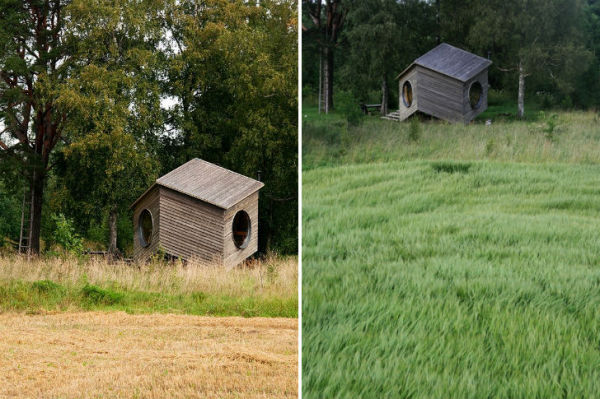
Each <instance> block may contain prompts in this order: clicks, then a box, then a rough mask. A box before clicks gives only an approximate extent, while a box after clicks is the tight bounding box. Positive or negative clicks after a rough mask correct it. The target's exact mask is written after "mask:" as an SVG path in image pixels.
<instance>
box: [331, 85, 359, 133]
mask: <svg viewBox="0 0 600 399" xmlns="http://www.w3.org/2000/svg"><path fill="white" fill-rule="evenodd" d="M336 97H337V98H336V104H337V105H336V109H337V110H338V112H339V113H341V114H342V115H344V118H346V120H347V121H348V124H349V125H352V126H357V125H359V124H360V123H361V122H362V118H363V113H362V111H361V109H360V105H359V103H358V101H356V99H355V98H354V96H352V94H351V93H350V92H347V91H341V92H338V94H337V96H336Z"/></svg>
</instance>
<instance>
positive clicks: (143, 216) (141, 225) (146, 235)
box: [138, 209, 153, 247]
mask: <svg viewBox="0 0 600 399" xmlns="http://www.w3.org/2000/svg"><path fill="white" fill-rule="evenodd" d="M152 229H153V225H152V215H151V214H150V211H149V210H148V209H144V210H143V211H142V213H140V218H139V219H138V230H139V231H138V233H139V238H140V244H141V245H142V247H147V246H148V245H150V242H152Z"/></svg>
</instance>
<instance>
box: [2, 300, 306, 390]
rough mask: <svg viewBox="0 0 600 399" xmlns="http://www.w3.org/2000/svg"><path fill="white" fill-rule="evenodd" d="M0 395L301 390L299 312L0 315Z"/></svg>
mask: <svg viewBox="0 0 600 399" xmlns="http://www.w3.org/2000/svg"><path fill="white" fill-rule="evenodd" d="M0 337H1V339H0V397H1V398H13V397H35V398H38V397H43V398H98V397H102V398H112V397H127V398H130V397H137V398H167V397H168V398H171V397H173V398H191V397H201V398H291V397H297V393H298V392H297V381H298V365H297V360H298V354H297V339H298V320H297V319H285V318H237V317H219V318H215V317H201V316H189V315H172V314H167V315H164V314H163V315H129V314H126V313H123V312H111V313H101V312H87V313H59V314H45V315H26V314H22V313H20V314H17V313H8V314H1V315H0Z"/></svg>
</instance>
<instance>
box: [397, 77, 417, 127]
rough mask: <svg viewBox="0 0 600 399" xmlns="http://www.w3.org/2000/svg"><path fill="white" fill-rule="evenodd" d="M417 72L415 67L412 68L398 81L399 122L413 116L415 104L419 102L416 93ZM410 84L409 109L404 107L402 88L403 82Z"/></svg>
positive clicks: (415, 109) (415, 108) (415, 110)
mask: <svg viewBox="0 0 600 399" xmlns="http://www.w3.org/2000/svg"><path fill="white" fill-rule="evenodd" d="M417 79H418V76H417V70H416V68H415V67H413V68H412V69H410V70H409V71H408V72H407V73H406V74H404V76H403V77H402V79H400V86H399V87H400V91H399V93H400V96H399V97H398V100H399V103H400V105H399V108H398V111H399V113H400V120H401V121H403V120H405V119H406V118H408V117H409V116H411V115H412V114H414V113H415V112H417V107H418V106H417V104H418V102H419V94H418V93H417V84H418V83H417ZM406 81H408V82H410V85H411V87H412V95H413V99H412V104H411V105H410V107H407V106H406V105H404V101H403V100H402V95H403V93H402V86H404V82H406Z"/></svg>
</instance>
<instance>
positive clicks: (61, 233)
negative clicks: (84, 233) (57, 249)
mask: <svg viewBox="0 0 600 399" xmlns="http://www.w3.org/2000/svg"><path fill="white" fill-rule="evenodd" d="M52 222H53V224H54V230H53V232H52V239H53V241H54V243H56V244H58V245H60V246H62V247H63V249H64V250H65V251H67V252H72V253H75V254H78V255H79V254H81V253H82V252H83V240H82V239H81V237H80V236H79V235H78V234H77V233H76V232H75V227H74V226H73V221H72V220H71V219H67V218H66V217H65V215H63V214H62V213H59V214H58V215H52Z"/></svg>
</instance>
